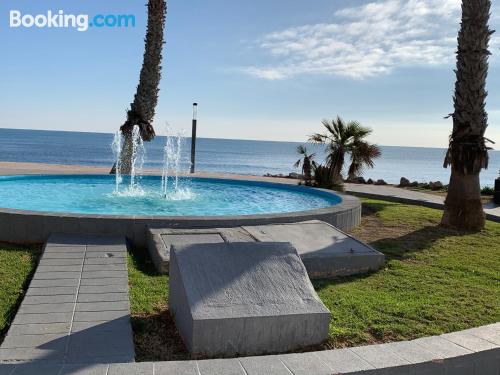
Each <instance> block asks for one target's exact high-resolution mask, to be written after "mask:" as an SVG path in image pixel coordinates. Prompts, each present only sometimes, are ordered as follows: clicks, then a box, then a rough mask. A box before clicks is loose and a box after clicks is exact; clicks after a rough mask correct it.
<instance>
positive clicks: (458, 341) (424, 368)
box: [0, 323, 500, 375]
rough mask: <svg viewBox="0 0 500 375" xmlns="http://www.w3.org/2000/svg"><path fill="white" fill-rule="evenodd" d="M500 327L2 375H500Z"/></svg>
mask: <svg viewBox="0 0 500 375" xmlns="http://www.w3.org/2000/svg"><path fill="white" fill-rule="evenodd" d="M499 368H500V323H494V324H490V325H486V326H482V327H478V328H471V329H467V330H465V331H460V332H453V333H447V334H443V335H440V336H430V337H423V338H420V339H416V340H412V341H402V342H393V343H387V344H378V345H368V346H359V347H354V348H345V349H335V350H325V351H320V352H309V353H297V354H283V355H270V356H260V357H245V358H234V359H212V360H200V361H195V360H191V361H171V362H142V363H113V364H81V365H56V364H51V363H47V362H45V363H43V362H37V363H33V362H32V363H26V364H3V365H1V367H0V373H2V374H4V373H5V374H14V375H15V374H16V373H17V372H18V369H19V370H20V371H22V373H23V374H25V375H35V374H42V373H43V374H45V373H46V374H49V373H50V374H52V373H53V374H65V375H70V374H75V375H76V374H79V375H83V374H85V375H87V374H88V375H90V374H93V375H117V374H120V375H133V374H141V375H153V374H154V375H209V374H234V375H263V374H265V375H282V374H283V375H287V374H288V375H290V374H293V375H299V374H304V375H333V374H366V375H375V374H377V375H389V374H402V375H403V374H408V375H410V374H426V375H431V374H436V375H445V374H446V375H448V374H450V375H451V374H453V375H455V374H457V375H459V374H464V375H465V374H467V375H469V374H477V375H490V374H491V375H498V369H499Z"/></svg>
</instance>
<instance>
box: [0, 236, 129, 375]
mask: <svg viewBox="0 0 500 375" xmlns="http://www.w3.org/2000/svg"><path fill="white" fill-rule="evenodd" d="M52 238H55V241H56V242H55V243H52V242H51V241H52ZM82 238H83V239H82ZM100 240H102V241H103V242H104V243H103V245H104V246H100V245H98V244H99V243H100V242H99V241H100ZM80 241H84V242H83V243H82V242H80ZM85 241H86V242H85ZM88 242H90V243H92V244H93V245H92V249H91V251H87V250H88V246H89V245H88ZM45 249H46V251H45V253H44V254H43V255H42V261H41V262H40V265H39V267H38V269H37V270H36V272H35V275H34V277H33V281H32V285H31V286H30V287H29V289H28V291H27V293H26V297H25V298H24V301H23V302H22V304H21V306H20V308H19V311H18V313H17V315H16V317H15V318H14V322H13V324H12V325H11V327H10V329H9V332H8V334H7V336H6V338H5V340H4V342H3V344H2V346H1V347H0V361H43V362H54V363H66V364H81V363H112V362H133V361H134V356H135V354H134V344H133V339H132V328H131V326H130V303H129V299H128V276H127V268H126V263H125V258H124V256H126V247H125V241H124V239H122V240H121V242H120V241H117V240H116V238H113V239H110V240H107V239H106V238H104V237H99V238H98V239H95V238H93V237H91V236H83V237H82V236H77V237H72V236H67V235H64V236H57V235H56V236H53V237H51V238H50V239H49V241H48V244H47V246H46V247H45ZM107 249H112V251H110V252H108V250H107ZM89 254H90V255H89ZM115 255H117V256H119V257H120V259H121V260H119V261H116V260H115V261H113V262H109V261H107V260H109V259H111V258H113V257H114V256H115ZM117 259H118V258H117ZM87 260H90V261H91V263H95V264H90V265H87V266H85V264H86V261H87ZM106 267H107V268H106ZM84 284H86V285H84ZM83 370H84V367H82V368H80V370H79V372H81V373H82V374H84V373H85V372H82V371H83ZM101 370H102V366H101V367H94V368H93V370H92V371H91V372H89V374H93V373H96V371H97V373H99V372H101ZM15 371H18V368H17V367H16V368H15ZM30 371H31V370H30ZM67 372H68V373H69V372H70V369H69V368H68V369H67ZM106 372H107V366H106Z"/></svg>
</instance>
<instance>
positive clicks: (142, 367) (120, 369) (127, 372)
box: [108, 363, 154, 375]
mask: <svg viewBox="0 0 500 375" xmlns="http://www.w3.org/2000/svg"><path fill="white" fill-rule="evenodd" d="M153 371H154V370H153V363H133V364H123V363H119V364H112V365H110V366H109V371H108V375H153V374H154V372H153Z"/></svg>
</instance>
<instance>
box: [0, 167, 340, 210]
mask: <svg viewBox="0 0 500 375" xmlns="http://www.w3.org/2000/svg"><path fill="white" fill-rule="evenodd" d="M136 183H137V184H136V185H135V186H134V187H133V188H130V185H129V181H128V178H124V180H123V182H122V184H121V185H120V189H118V190H116V187H115V178H114V176H106V175H104V176H103V175H85V176H64V175H63V176H16V177H1V178H0V205H1V206H2V207H4V208H13V209H21V210H30V211H44V212H63V213H74V214H98V215H147V216H222V215H256V214H268V213H285V212H296V211H304V210H313V209H318V208H325V207H329V206H334V205H336V204H339V203H340V202H341V200H342V199H341V198H340V197H339V196H338V195H335V194H325V193H324V192H322V191H317V190H312V189H308V188H300V187H295V186H287V185H283V184H269V183H259V182H255V181H237V180H222V179H199V178H181V179H180V180H179V184H178V188H177V189H174V188H173V182H172V181H170V185H172V186H171V188H170V189H169V188H167V190H166V191H167V193H166V194H163V193H162V190H161V183H162V181H161V177H159V176H144V177H141V178H140V179H139V180H136Z"/></svg>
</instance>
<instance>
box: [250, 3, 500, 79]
mask: <svg viewBox="0 0 500 375" xmlns="http://www.w3.org/2000/svg"><path fill="white" fill-rule="evenodd" d="M334 19H335V22H332V23H320V24H311V25H304V26H300V27H293V28H289V29H285V30H282V31H278V32H274V33H271V34H268V35H265V36H263V37H262V38H260V39H259V40H258V41H257V47H258V48H259V49H262V50H264V51H266V52H267V53H269V54H270V56H271V58H272V60H273V62H271V63H270V64H269V65H266V66H251V67H246V68H244V69H243V70H244V72H246V73H247V74H250V75H253V76H255V77H259V78H263V79H269V80H278V79H285V78H289V77H293V76H296V75H299V74H308V73H309V74H326V75H334V76H342V77H349V78H353V79H363V78H367V77H373V76H378V75H381V74H388V73H390V72H392V71H393V70H394V69H396V68H398V67H412V66H431V67H432V66H442V65H450V67H451V66H452V64H453V62H454V60H455V55H454V51H455V49H456V36H457V30H458V26H459V19H460V0H385V1H377V2H371V3H367V4H365V5H362V6H357V7H350V8H344V9H341V10H339V11H337V12H336V13H335V14H334ZM496 45H497V40H494V41H493V46H496ZM493 46H492V47H493Z"/></svg>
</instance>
